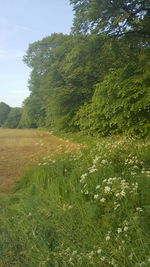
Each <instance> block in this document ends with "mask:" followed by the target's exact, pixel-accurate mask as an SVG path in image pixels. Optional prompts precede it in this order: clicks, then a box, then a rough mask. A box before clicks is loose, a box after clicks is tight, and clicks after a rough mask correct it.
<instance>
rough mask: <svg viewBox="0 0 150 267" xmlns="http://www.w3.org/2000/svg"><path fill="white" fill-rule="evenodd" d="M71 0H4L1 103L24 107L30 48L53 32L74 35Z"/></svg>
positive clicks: (0, 6) (0, 1)
mask: <svg viewBox="0 0 150 267" xmlns="http://www.w3.org/2000/svg"><path fill="white" fill-rule="evenodd" d="M72 19H73V12H72V7H71V6H70V4H69V0H0V102H5V103H7V104H8V105H10V106H11V107H20V106H22V102H23V100H24V99H25V98H26V97H28V95H29V90H28V79H29V75H30V72H31V70H30V69H29V68H28V67H27V66H26V65H25V64H24V63H23V61H22V58H23V56H24V55H25V53H26V51H27V49H28V45H29V44H30V43H33V42H35V41H38V40H41V39H42V38H44V37H46V36H48V35H50V34H52V33H54V32H55V33H61V32H62V33H64V34H67V33H69V32H70V28H71V26H72Z"/></svg>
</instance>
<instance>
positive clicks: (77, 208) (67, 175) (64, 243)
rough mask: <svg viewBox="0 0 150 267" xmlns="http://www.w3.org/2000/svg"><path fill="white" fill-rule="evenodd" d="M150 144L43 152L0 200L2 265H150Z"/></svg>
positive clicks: (116, 140) (118, 141)
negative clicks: (58, 153) (45, 155)
mask: <svg viewBox="0 0 150 267" xmlns="http://www.w3.org/2000/svg"><path fill="white" fill-rule="evenodd" d="M149 156H150V143H149V142H148V141H147V142H142V141H136V140H133V139H127V138H123V137H111V138H105V139H101V140H99V141H96V142H95V146H93V145H92V146H91V147H88V148H86V149H84V150H83V151H80V152H78V153H76V154H63V155H62V156H59V157H57V158H55V159H53V160H50V159H48V158H44V159H42V160H41V161H40V162H39V164H38V166H35V167H33V168H32V169H30V170H28V171H27V172H26V173H25V175H24V177H23V178H22V179H21V181H20V182H19V183H18V185H17V187H16V190H15V192H14V193H13V194H12V195H11V196H10V197H8V198H5V199H2V200H1V222H0V225H1V228H2V229H1V235H0V244H1V258H0V266H2V267H7V266H16V267H18V266H20V267H21V266H29V267H30V266H31V267H32V266H33V267H34V266H35V267H37V266H54V267H67V266H75V267H80V266H83V267H84V266H85V267H86V266H98V267H99V266H102V267H103V266H104V267H105V266H106V267H108V266H116V267H117V266H118V267H122V266H131V267H132V266H134V267H135V266H150V166H149Z"/></svg>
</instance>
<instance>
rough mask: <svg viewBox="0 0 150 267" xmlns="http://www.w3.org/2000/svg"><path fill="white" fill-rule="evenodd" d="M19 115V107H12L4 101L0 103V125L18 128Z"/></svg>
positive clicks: (20, 113)
mask: <svg viewBox="0 0 150 267" xmlns="http://www.w3.org/2000/svg"><path fill="white" fill-rule="evenodd" d="M21 115H22V112H21V108H12V107H10V106H9V105H7V104H5V103H4V102H1V103H0V127H7V128H18V127H19V124H20V119H21Z"/></svg>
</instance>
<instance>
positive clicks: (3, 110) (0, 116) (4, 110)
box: [0, 102, 11, 127]
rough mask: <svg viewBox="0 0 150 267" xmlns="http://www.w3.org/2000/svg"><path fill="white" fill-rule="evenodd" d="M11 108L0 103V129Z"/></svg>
mask: <svg viewBox="0 0 150 267" xmlns="http://www.w3.org/2000/svg"><path fill="white" fill-rule="evenodd" d="M10 110H11V108H10V106H9V105H7V104H6V103H4V102H0V127H1V126H3V124H4V123H5V121H6V120H7V117H8V114H9V112H10Z"/></svg>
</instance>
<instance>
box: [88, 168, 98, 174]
mask: <svg viewBox="0 0 150 267" xmlns="http://www.w3.org/2000/svg"><path fill="white" fill-rule="evenodd" d="M97 170H98V169H97V168H91V169H89V173H93V172H96V171H97Z"/></svg>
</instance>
